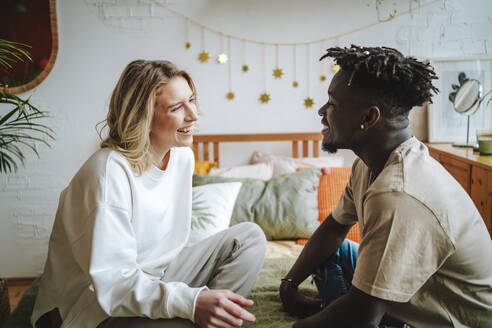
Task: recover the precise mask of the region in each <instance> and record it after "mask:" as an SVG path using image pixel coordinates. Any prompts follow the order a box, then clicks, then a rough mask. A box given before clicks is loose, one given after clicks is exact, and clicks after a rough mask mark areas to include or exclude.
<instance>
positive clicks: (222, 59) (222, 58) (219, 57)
mask: <svg viewBox="0 0 492 328" xmlns="http://www.w3.org/2000/svg"><path fill="white" fill-rule="evenodd" d="M229 39H230V37H229ZM229 53H230V52H229ZM228 60H229V56H228V55H227V54H226V53H225V52H224V34H222V33H221V34H220V54H218V55H217V63H219V64H225V63H227V61H228Z"/></svg>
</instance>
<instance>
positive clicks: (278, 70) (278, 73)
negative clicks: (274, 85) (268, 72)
mask: <svg viewBox="0 0 492 328" xmlns="http://www.w3.org/2000/svg"><path fill="white" fill-rule="evenodd" d="M282 75H284V72H283V71H282V69H281V68H279V67H277V68H275V69H274V70H273V76H275V78H276V79H281V78H282Z"/></svg>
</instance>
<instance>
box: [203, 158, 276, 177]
mask: <svg viewBox="0 0 492 328" xmlns="http://www.w3.org/2000/svg"><path fill="white" fill-rule="evenodd" d="M208 175H212V176H217V177H224V178H252V179H261V180H270V179H271V178H272V176H273V165H272V164H271V163H268V162H265V163H257V164H254V165H243V166H233V167H225V168H213V169H211V170H210V172H209V173H208Z"/></svg>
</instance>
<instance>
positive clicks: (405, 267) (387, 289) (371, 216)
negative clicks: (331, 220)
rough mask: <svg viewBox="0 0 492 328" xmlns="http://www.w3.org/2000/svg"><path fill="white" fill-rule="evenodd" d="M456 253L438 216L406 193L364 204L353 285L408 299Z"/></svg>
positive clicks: (379, 294) (379, 196)
mask: <svg viewBox="0 0 492 328" xmlns="http://www.w3.org/2000/svg"><path fill="white" fill-rule="evenodd" d="M453 252H454V246H453V244H452V242H451V240H450V239H449V237H448V235H447V234H446V233H445V231H444V230H443V229H442V227H441V225H440V223H439V220H438V219H437V218H436V216H435V215H434V214H433V213H432V212H431V211H430V210H429V209H428V208H427V207H426V206H425V205H423V204H422V203H421V202H419V201H418V200H416V199H415V198H413V197H411V196H408V195H407V194H405V193H402V192H388V193H381V194H377V195H374V196H372V197H370V198H368V199H367V200H366V202H365V203H364V233H363V238H362V241H361V244H360V247H359V255H358V258H357V264H356V268H355V273H354V278H353V281H352V284H353V285H354V286H355V287H356V288H358V289H360V290H361V291H363V292H365V293H367V294H369V295H372V296H374V297H378V298H381V299H385V300H389V301H395V302H407V301H409V300H410V298H411V297H412V296H413V295H414V294H415V293H416V292H417V291H418V290H419V289H420V288H421V287H422V286H423V285H424V284H425V282H426V281H427V280H428V279H429V278H430V277H431V276H432V275H433V274H434V273H435V272H436V271H437V270H438V269H439V268H440V267H441V266H442V264H443V263H444V262H445V260H446V259H447V258H448V257H449V256H450V255H451V254H452V253H453Z"/></svg>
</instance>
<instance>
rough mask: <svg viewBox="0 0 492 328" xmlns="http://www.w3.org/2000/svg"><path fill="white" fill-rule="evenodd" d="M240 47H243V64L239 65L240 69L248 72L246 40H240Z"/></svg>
mask: <svg viewBox="0 0 492 328" xmlns="http://www.w3.org/2000/svg"><path fill="white" fill-rule="evenodd" d="M242 47H243V65H242V66H241V71H242V72H243V73H248V72H249V66H248V64H246V41H244V40H243V41H242Z"/></svg>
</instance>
